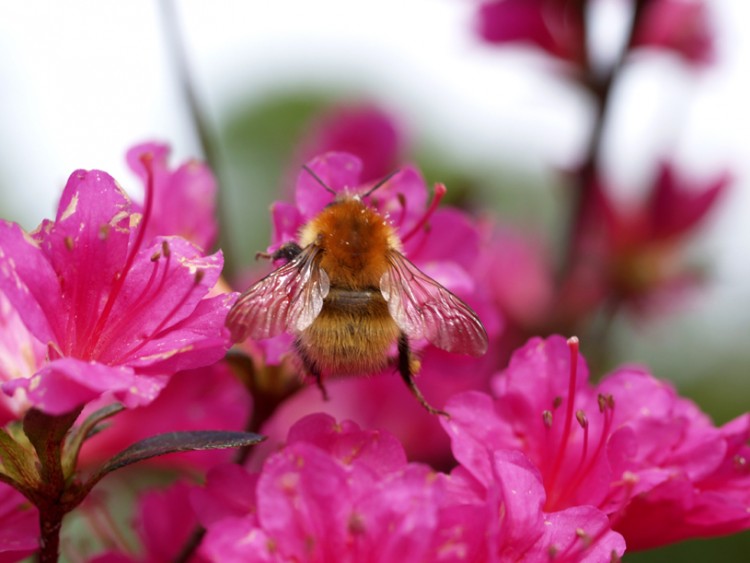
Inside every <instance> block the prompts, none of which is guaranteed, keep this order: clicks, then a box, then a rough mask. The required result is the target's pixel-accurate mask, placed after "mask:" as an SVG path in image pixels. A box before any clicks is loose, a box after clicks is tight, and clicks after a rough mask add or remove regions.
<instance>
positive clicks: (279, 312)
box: [226, 245, 330, 342]
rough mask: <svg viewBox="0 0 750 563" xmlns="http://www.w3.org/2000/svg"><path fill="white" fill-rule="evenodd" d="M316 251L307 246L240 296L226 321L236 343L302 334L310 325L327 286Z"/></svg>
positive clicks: (328, 283) (320, 304)
mask: <svg viewBox="0 0 750 563" xmlns="http://www.w3.org/2000/svg"><path fill="white" fill-rule="evenodd" d="M319 252H320V249H319V248H318V247H316V246H312V245H311V246H308V247H307V248H305V249H303V250H302V252H301V253H300V254H299V255H297V256H296V257H295V258H294V259H292V260H291V261H290V262H288V263H287V264H284V265H283V266H281V267H280V268H279V269H277V270H274V271H273V272H271V273H270V274H268V275H267V276H266V277H265V278H263V279H262V280H260V281H259V282H257V283H256V284H255V285H253V286H251V287H250V288H249V289H248V290H247V291H246V292H245V293H243V294H242V295H240V297H239V299H238V300H237V302H236V303H235V304H234V306H233V307H232V308H231V309H230V311H229V314H228V315H227V320H226V325H227V327H228V328H229V330H230V331H231V333H232V339H233V340H234V341H235V342H241V341H242V340H245V339H246V338H248V337H250V338H253V339H255V340H260V339H263V338H271V337H272V336H276V335H278V334H281V333H282V332H296V331H302V330H304V329H306V328H307V327H308V326H310V325H311V324H312V322H313V321H314V320H315V317H317V316H318V314H319V313H320V310H321V309H322V308H323V299H325V297H326V295H328V289H329V287H330V282H329V280H328V275H327V274H326V273H325V271H324V270H323V269H321V268H320V267H319V265H318V264H319V260H318V258H319V256H318V255H319Z"/></svg>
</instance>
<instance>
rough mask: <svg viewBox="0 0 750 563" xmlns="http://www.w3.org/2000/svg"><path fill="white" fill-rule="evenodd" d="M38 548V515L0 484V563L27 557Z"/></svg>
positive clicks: (25, 502) (21, 499) (7, 486)
mask: <svg viewBox="0 0 750 563" xmlns="http://www.w3.org/2000/svg"><path fill="white" fill-rule="evenodd" d="M38 547H39V515H38V513H37V511H36V508H34V507H33V506H32V505H31V503H30V502H29V501H28V500H26V499H25V498H24V497H23V496H22V495H21V493H19V492H18V491H16V490H15V489H13V488H11V487H10V486H9V485H6V484H5V483H0V561H3V562H6V561H7V562H8V563H11V562H13V561H21V560H22V559H25V558H27V557H29V556H30V555H31V554H32V553H33V552H34V551H36V549H37V548H38Z"/></svg>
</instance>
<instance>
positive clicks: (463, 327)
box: [380, 251, 487, 356]
mask: <svg viewBox="0 0 750 563" xmlns="http://www.w3.org/2000/svg"><path fill="white" fill-rule="evenodd" d="M388 261H389V268H388V270H387V271H386V273H385V274H383V276H382V277H381V279H380V291H381V293H382V294H383V298H384V299H385V300H386V302H387V303H388V311H389V312H390V314H391V316H392V317H393V319H394V320H395V321H396V324H397V325H398V326H399V328H400V329H401V330H402V331H404V332H405V333H406V335H407V336H409V337H411V338H426V339H427V340H428V341H429V342H430V343H432V344H434V345H435V346H437V347H438V348H442V349H443V350H447V351H448V352H462V353H465V354H471V355H472V356H481V355H482V354H484V353H485V352H486V351H487V332H486V331H485V330H484V326H483V325H482V322H481V321H480V320H479V317H477V314H476V313H475V312H474V311H473V310H472V309H471V307H469V306H468V305H467V304H466V303H464V302H463V301H461V299H459V298H458V297H456V296H455V295H454V294H453V293H451V292H450V291H448V290H447V289H445V288H444V287H443V286H442V285H440V284H439V283H438V282H436V281H435V280H433V279H432V278H431V277H429V276H428V275H427V274H425V273H424V272H422V271H421V270H419V268H417V267H416V266H415V265H414V264H412V263H411V262H409V260H407V259H406V258H405V257H404V256H403V255H402V254H400V253H399V252H396V251H391V252H390V253H389V255H388Z"/></svg>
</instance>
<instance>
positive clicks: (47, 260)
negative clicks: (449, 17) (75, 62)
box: [0, 170, 233, 414]
mask: <svg viewBox="0 0 750 563" xmlns="http://www.w3.org/2000/svg"><path fill="white" fill-rule="evenodd" d="M152 188H153V186H149V190H147V196H146V204H145V207H144V210H143V213H142V214H141V213H137V212H136V211H135V210H134V209H133V205H132V203H131V202H130V200H129V199H128V197H127V196H126V195H125V193H124V192H123V191H122V190H121V189H120V187H119V186H118V185H117V184H116V183H115V181H114V180H113V179H112V178H111V177H110V176H109V175H108V174H106V173H105V172H101V171H98V170H92V171H84V170H79V171H76V172H74V173H73V174H72V175H71V176H70V179H69V180H68V182H67V184H66V186H65V190H64V192H63V194H62V197H61V199H60V204H59V206H58V211H57V216H56V217H55V219H54V220H46V221H44V222H43V223H42V224H41V225H40V227H39V228H38V229H37V230H36V231H34V232H32V233H25V232H24V231H23V230H22V229H21V228H20V227H19V226H18V225H16V224H14V223H9V222H7V221H2V222H0V290H1V291H2V292H3V293H4V294H5V296H6V298H7V300H8V302H9V303H10V304H11V305H12V306H13V308H14V309H15V310H16V311H17V312H18V315H19V317H20V318H21V320H22V321H23V323H24V324H25V325H26V327H27V328H28V330H29V332H30V333H31V335H33V337H35V338H36V339H37V340H38V341H39V342H41V343H42V344H43V345H44V347H45V349H46V362H45V364H44V365H43V366H41V367H40V369H39V370H38V371H37V372H36V373H35V374H33V375H32V376H31V377H20V378H17V379H14V380H11V381H7V382H5V383H4V384H3V390H4V391H5V392H6V393H8V394H13V392H14V391H16V390H17V389H24V390H25V392H26V396H27V398H28V400H29V401H30V402H31V403H32V404H33V405H34V406H35V407H36V408H38V409H41V410H43V411H45V412H48V413H50V414H60V413H64V412H68V411H70V410H72V409H75V408H76V407H78V406H81V405H83V404H84V403H86V402H88V401H90V400H92V399H95V398H97V397H99V396H100V395H102V394H104V393H107V394H111V396H112V397H113V398H114V399H115V400H119V401H121V402H123V403H124V404H125V405H126V406H129V407H132V406H136V405H143V404H146V403H148V402H150V401H151V400H153V399H154V397H155V396H156V395H157V394H158V392H159V391H160V390H161V388H162V387H164V385H165V384H166V382H167V380H168V378H169V377H170V376H171V375H172V374H173V373H175V372H176V371H179V370H181V369H189V368H195V367H199V366H203V365H209V364H212V363H214V362H215V361H217V360H218V359H220V358H221V357H222V356H223V355H224V352H225V351H226V349H227V348H228V346H229V339H228V334H227V331H226V330H225V329H224V327H223V320H224V316H225V315H226V311H227V309H228V307H229V305H230V302H231V299H233V296H231V295H217V296H213V297H209V296H208V294H209V291H211V289H212V288H213V287H214V286H215V284H216V282H217V280H218V278H219V274H220V272H221V268H222V264H223V259H222V255H221V253H216V254H214V255H211V256H204V255H203V253H202V251H201V250H200V249H198V248H197V247H196V246H194V245H193V244H191V243H189V242H188V241H186V240H184V239H182V238H179V237H156V238H154V239H149V238H147V236H146V232H145V226H146V225H148V222H149V218H150V215H151V211H152V209H153V197H152V195H153V194H152V192H153V190H152Z"/></svg>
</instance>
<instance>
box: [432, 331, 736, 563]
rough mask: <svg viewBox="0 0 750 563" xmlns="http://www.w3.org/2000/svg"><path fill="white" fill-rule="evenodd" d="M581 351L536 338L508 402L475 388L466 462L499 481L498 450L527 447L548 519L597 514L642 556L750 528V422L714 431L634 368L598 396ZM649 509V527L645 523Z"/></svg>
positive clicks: (464, 399) (464, 419)
mask: <svg viewBox="0 0 750 563" xmlns="http://www.w3.org/2000/svg"><path fill="white" fill-rule="evenodd" d="M571 347H572V350H571V349H569V347H568V345H567V344H566V342H565V340H564V339H562V338H561V337H551V338H549V339H547V340H542V339H539V338H535V339H532V340H531V341H529V343H528V344H527V345H526V346H525V347H523V348H522V349H520V350H519V351H518V352H516V354H514V356H513V358H512V359H511V362H510V364H509V366H508V368H507V369H506V370H505V371H504V372H503V373H502V374H501V375H500V376H499V377H498V378H497V379H496V381H495V395H496V397H497V398H496V399H493V398H491V397H489V396H487V395H485V394H483V393H477V392H469V393H465V394H463V395H459V396H457V397H455V398H454V399H453V400H452V401H451V402H450V403H449V404H448V406H447V410H448V412H449V413H450V414H451V420H450V421H449V422H445V423H444V424H445V426H446V429H447V430H448V432H449V434H450V435H451V438H452V442H453V452H454V454H455V456H456V458H457V459H458V460H459V462H460V463H461V464H462V465H463V466H466V467H469V468H471V471H472V474H473V475H475V476H476V477H477V478H478V479H479V480H480V481H487V480H488V479H489V476H490V475H491V474H492V470H491V465H490V461H489V457H488V452H489V453H490V454H491V453H492V452H497V451H505V450H520V451H521V452H523V453H524V454H525V455H526V456H528V458H529V459H530V460H531V462H532V463H533V464H534V466H536V467H537V468H538V469H539V471H540V473H541V477H542V482H543V483H544V488H545V490H546V500H545V505H544V506H545V510H546V511H559V510H565V509H568V508H571V507H575V506H581V505H591V506H595V507H597V508H599V509H600V510H602V511H603V512H604V513H605V514H607V515H608V516H609V517H610V520H611V521H612V527H613V528H614V529H616V530H618V531H621V532H622V533H623V535H624V536H625V539H626V541H627V543H628V547H629V548H630V549H640V548H643V547H649V546H653V545H657V544H664V543H669V542H671V541H675V540H676V539H684V538H686V537H703V536H709V535H716V534H720V533H728V532H729V531H737V530H739V529H745V528H747V527H748V526H750V515H748V514H747V513H745V514H742V510H743V508H742V507H743V506H744V507H747V501H748V493H747V490H748V489H747V488H746V487H745V485H746V483H747V479H748V474H747V469H746V468H744V467H743V464H742V463H737V459H745V456H746V455H747V442H748V439H749V438H750V427H749V426H748V420H749V419H748V417H742V418H740V419H738V421H735V422H734V423H730V424H729V425H727V426H726V427H724V428H723V429H717V428H714V427H713V425H712V424H711V423H710V421H708V419H707V418H706V417H705V415H703V414H702V413H701V412H700V410H699V409H698V408H697V407H695V405H693V404H692V403H691V402H690V401H687V400H685V399H682V398H680V397H679V396H677V394H676V393H675V392H674V390H673V389H672V388H671V387H670V386H669V385H667V384H665V383H664V382H660V381H658V380H655V379H654V378H652V377H651V376H650V375H649V374H647V373H646V372H644V371H642V370H637V369H632V368H631V369H622V370H619V371H617V372H615V373H614V374H612V375H610V376H609V377H607V378H606V379H605V380H603V381H602V383H600V384H599V386H598V387H597V388H595V387H593V386H591V385H589V384H588V383H587V381H586V380H587V377H588V374H587V371H586V367H585V364H584V362H583V359H582V358H580V357H579V356H578V353H577V344H575V345H573V344H571ZM738 456H739V457H738ZM709 484H710V486H709ZM743 487H744V488H743ZM661 500H663V501H664V502H663V503H662V504H660V501H661ZM639 507H640V508H639ZM707 507H711V509H712V512H711V514H710V515H708V514H707V512H706V508H707ZM631 508H632V509H633V510H635V511H636V512H635V513H633V515H632V516H631V514H630V510H631ZM642 510H645V511H650V515H651V520H650V521H649V522H648V523H647V522H646V520H645V519H644V520H639V519H638V518H637V515H638V514H640V511H642ZM660 510H661V512H660ZM620 523H627V526H621V525H620ZM685 534H687V535H685ZM675 536H680V537H679V538H675ZM644 538H647V539H644ZM648 542H654V543H651V544H649V543H648Z"/></svg>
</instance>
